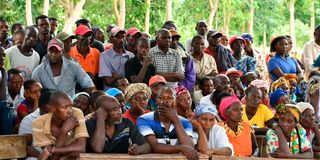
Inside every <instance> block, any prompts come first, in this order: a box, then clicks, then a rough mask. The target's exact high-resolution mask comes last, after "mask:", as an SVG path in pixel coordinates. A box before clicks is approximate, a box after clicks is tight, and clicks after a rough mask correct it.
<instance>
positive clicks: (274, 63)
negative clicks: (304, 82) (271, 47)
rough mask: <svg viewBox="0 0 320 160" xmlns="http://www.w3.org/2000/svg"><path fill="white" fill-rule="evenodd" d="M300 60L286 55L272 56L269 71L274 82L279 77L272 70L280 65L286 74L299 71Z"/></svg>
mask: <svg viewBox="0 0 320 160" xmlns="http://www.w3.org/2000/svg"><path fill="white" fill-rule="evenodd" d="M297 66H298V62H297V61H296V60H295V59H293V58H292V57H290V56H286V57H285V58H283V57H281V56H280V55H279V54H276V55H275V56H274V57H273V58H271V59H270V60H269V62H268V72H269V73H270V74H271V76H272V77H271V78H272V82H274V81H275V80H277V79H278V78H277V77H276V76H275V75H274V74H272V73H271V72H272V71H273V70H274V69H276V68H277V67H279V69H280V70H281V71H282V72H283V73H284V74H296V73H297Z"/></svg>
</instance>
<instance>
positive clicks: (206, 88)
mask: <svg viewBox="0 0 320 160" xmlns="http://www.w3.org/2000/svg"><path fill="white" fill-rule="evenodd" d="M201 90H202V93H203V94H204V95H208V94H211V93H212V92H213V81H212V80H207V81H204V83H203V86H202V87H201Z"/></svg>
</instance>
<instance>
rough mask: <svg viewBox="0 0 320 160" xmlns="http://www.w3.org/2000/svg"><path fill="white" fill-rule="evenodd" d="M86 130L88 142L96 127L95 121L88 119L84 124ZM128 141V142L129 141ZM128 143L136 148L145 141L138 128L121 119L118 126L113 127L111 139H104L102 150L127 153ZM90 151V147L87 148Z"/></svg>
mask: <svg viewBox="0 0 320 160" xmlns="http://www.w3.org/2000/svg"><path fill="white" fill-rule="evenodd" d="M86 125H87V129H88V132H89V135H90V138H89V141H91V138H92V137H93V134H94V131H95V129H96V125H97V119H95V118H94V119H90V120H88V121H87V122H86ZM129 139H130V140H129ZM129 141H131V142H132V144H137V145H138V146H140V145H142V144H144V143H146V140H145V139H144V137H143V136H142V135H141V133H140V132H139V130H138V128H137V127H136V126H135V125H133V124H132V122H131V121H130V120H129V119H126V118H123V119H122V122H121V123H120V124H117V125H115V129H114V133H113V136H112V138H111V139H110V138H108V137H105V145H104V148H103V152H104V153H128V148H129V146H130V143H129ZM89 150H90V147H89Z"/></svg>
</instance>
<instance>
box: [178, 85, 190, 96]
mask: <svg viewBox="0 0 320 160" xmlns="http://www.w3.org/2000/svg"><path fill="white" fill-rule="evenodd" d="M186 92H189V90H188V89H187V88H186V87H184V86H178V87H176V95H177V96H178V95H180V94H182V93H186Z"/></svg>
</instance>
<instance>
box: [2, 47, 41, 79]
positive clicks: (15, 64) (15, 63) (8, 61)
mask: <svg viewBox="0 0 320 160" xmlns="http://www.w3.org/2000/svg"><path fill="white" fill-rule="evenodd" d="M5 53H6V57H5V67H6V69H7V70H9V69H11V68H16V69H18V70H20V71H21V72H22V76H23V78H24V79H30V77H31V74H32V71H33V70H34V68H36V67H37V66H38V65H39V62H40V57H39V54H38V53H37V52H36V51H35V50H34V49H32V55H30V56H25V55H23V54H22V53H21V52H20V50H19V48H18V47H17V46H12V47H10V48H8V49H7V50H5Z"/></svg>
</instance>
